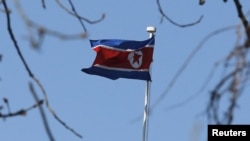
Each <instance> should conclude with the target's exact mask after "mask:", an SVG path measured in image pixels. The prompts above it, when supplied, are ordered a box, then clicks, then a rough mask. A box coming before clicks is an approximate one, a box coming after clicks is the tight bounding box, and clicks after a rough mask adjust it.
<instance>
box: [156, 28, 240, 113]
mask: <svg viewBox="0 0 250 141" xmlns="http://www.w3.org/2000/svg"><path fill="white" fill-rule="evenodd" d="M234 28H236V26H229V27H225V28H222V29H218V30H215V31H213V32H212V33H210V34H208V35H207V36H206V37H205V38H204V39H203V40H202V41H201V42H200V43H199V45H198V46H197V47H196V48H195V49H194V50H193V51H192V52H191V53H190V54H189V56H188V57H187V59H186V60H185V62H184V63H183V64H182V65H181V67H180V68H179V69H178V71H177V72H176V74H175V75H174V77H173V79H172V80H171V81H170V83H169V85H168V86H167V88H166V89H165V90H164V91H163V93H162V94H161V95H160V96H159V98H158V99H157V100H156V102H155V103H154V104H153V105H152V109H153V108H155V107H156V106H157V105H158V104H159V103H160V102H161V101H162V100H163V99H164V98H165V96H166V95H167V94H168V92H169V91H170V90H171V88H172V87H173V86H174V84H175V82H176V81H177V79H178V78H179V77H180V75H181V74H182V72H183V71H184V70H185V69H186V67H187V66H188V64H189V62H190V61H191V60H192V59H193V57H194V56H195V55H196V54H197V52H198V51H199V50H200V49H201V48H202V47H203V45H204V44H205V42H206V41H208V40H209V39H210V38H211V37H213V36H215V35H217V34H219V33H222V32H225V31H228V30H230V29H234Z"/></svg>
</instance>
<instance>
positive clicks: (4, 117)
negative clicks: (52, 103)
mask: <svg viewBox="0 0 250 141" xmlns="http://www.w3.org/2000/svg"><path fill="white" fill-rule="evenodd" d="M42 104H43V100H38V102H37V103H36V104H34V105H32V106H30V107H28V108H26V109H20V110H18V111H16V112H11V111H8V113H7V114H2V113H1V112H0V118H3V119H6V118H10V117H15V116H25V115H26V114H27V113H28V112H29V111H30V110H32V109H34V108H36V107H38V106H40V105H42ZM1 109H2V107H1V108H0V110H1Z"/></svg>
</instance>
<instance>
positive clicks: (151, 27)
mask: <svg viewBox="0 0 250 141" xmlns="http://www.w3.org/2000/svg"><path fill="white" fill-rule="evenodd" d="M147 32H150V33H155V32H156V28H155V27H154V26H148V27H147Z"/></svg>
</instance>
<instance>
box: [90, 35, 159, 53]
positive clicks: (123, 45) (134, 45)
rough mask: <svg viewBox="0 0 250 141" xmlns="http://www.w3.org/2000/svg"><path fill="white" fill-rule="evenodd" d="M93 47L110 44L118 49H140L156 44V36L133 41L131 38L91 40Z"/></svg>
mask: <svg viewBox="0 0 250 141" xmlns="http://www.w3.org/2000/svg"><path fill="white" fill-rule="evenodd" d="M90 44H91V47H96V46H109V47H113V48H118V49H124V50H126V49H133V50H136V49H140V48H142V47H145V46H153V45H154V37H152V38H150V39H148V40H144V41H133V40H132V41H131V40H120V39H103V40H90Z"/></svg>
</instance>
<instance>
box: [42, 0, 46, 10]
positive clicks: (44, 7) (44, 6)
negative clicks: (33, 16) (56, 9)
mask: <svg viewBox="0 0 250 141" xmlns="http://www.w3.org/2000/svg"><path fill="white" fill-rule="evenodd" d="M42 7H43V9H46V4H45V0H42Z"/></svg>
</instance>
